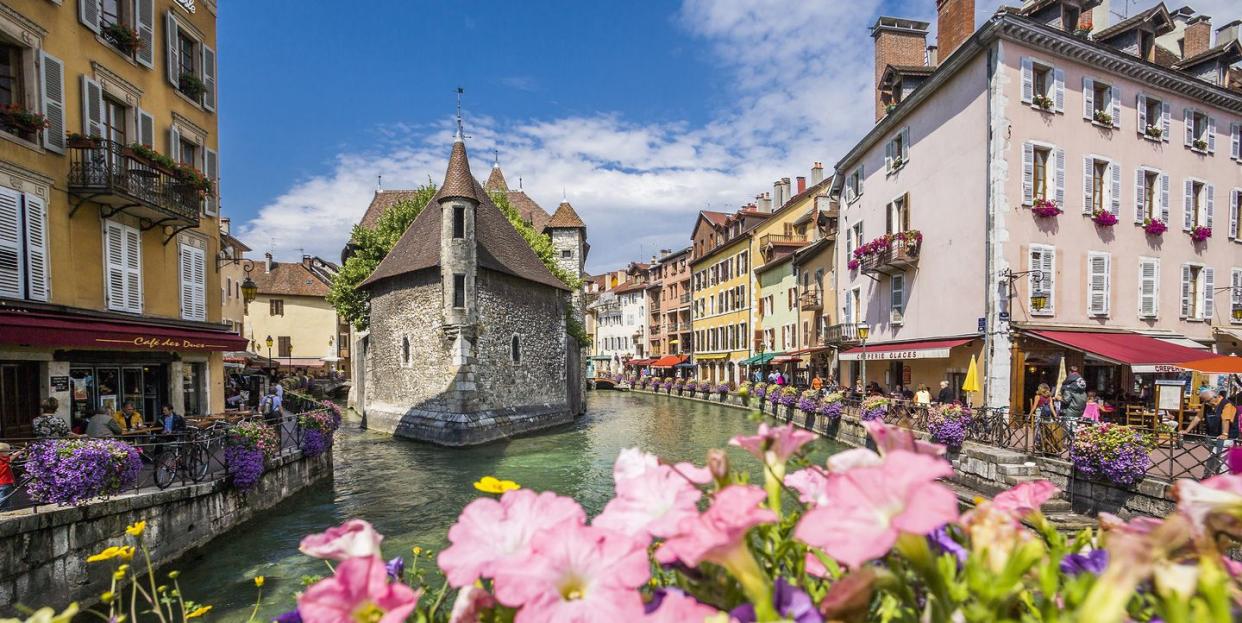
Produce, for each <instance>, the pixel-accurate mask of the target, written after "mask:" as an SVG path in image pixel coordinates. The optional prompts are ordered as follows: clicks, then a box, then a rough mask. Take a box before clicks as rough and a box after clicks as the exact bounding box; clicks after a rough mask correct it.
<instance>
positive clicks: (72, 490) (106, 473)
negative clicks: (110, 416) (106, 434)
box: [26, 438, 142, 506]
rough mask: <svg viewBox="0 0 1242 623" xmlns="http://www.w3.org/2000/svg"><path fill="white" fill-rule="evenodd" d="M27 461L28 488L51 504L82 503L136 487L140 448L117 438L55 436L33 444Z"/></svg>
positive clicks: (41, 500)
mask: <svg viewBox="0 0 1242 623" xmlns="http://www.w3.org/2000/svg"><path fill="white" fill-rule="evenodd" d="M28 452H29V454H28V456H29V460H28V461H27V462H26V475H27V476H28V477H29V478H30V484H29V485H27V490H28V491H29V492H30V496H31V497H32V498H34V499H35V500H37V501H39V502H43V503H47V504H62V505H66V506H68V505H78V504H82V503H84V502H87V501H90V500H93V499H95V498H106V497H108V496H111V495H115V494H117V493H120V492H121V491H123V490H125V489H127V488H129V487H132V486H134V483H135V482H136V481H137V479H138V472H139V471H140V470H141V469H142V460H141V459H139V457H138V451H137V450H135V449H134V448H133V447H132V446H130V445H129V444H127V443H124V442H122V441H116V440H113V439H83V438H77V439H55V440H49V441H41V442H39V443H36V444H33V445H31V446H30V449H29V451H28Z"/></svg>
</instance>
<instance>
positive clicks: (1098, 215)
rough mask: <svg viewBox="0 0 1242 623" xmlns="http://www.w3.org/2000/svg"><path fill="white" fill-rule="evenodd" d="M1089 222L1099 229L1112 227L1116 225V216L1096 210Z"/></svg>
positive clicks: (1105, 211)
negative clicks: (1093, 222)
mask: <svg viewBox="0 0 1242 623" xmlns="http://www.w3.org/2000/svg"><path fill="white" fill-rule="evenodd" d="M1091 220H1093V221H1095V224H1096V225H1099V226H1100V227H1112V226H1113V225H1116V224H1117V215H1116V214H1113V213H1112V212H1109V211H1108V210H1096V211H1095V212H1092V213H1091Z"/></svg>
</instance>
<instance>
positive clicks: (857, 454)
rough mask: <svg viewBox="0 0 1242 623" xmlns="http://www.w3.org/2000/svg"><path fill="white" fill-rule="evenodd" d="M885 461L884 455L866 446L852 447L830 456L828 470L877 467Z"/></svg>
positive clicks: (837, 470)
mask: <svg viewBox="0 0 1242 623" xmlns="http://www.w3.org/2000/svg"><path fill="white" fill-rule="evenodd" d="M883 462H884V457H882V456H880V455H878V454H876V453H875V452H872V451H871V450H868V449H866V448H850V449H849V450H845V451H844V452H838V453H836V454H834V455H832V456H830V457H828V471H831V472H836V473H838V474H839V473H841V472H846V471H849V470H851V469H854V468H855V467H875V466H876V465H879V464H881V463H883Z"/></svg>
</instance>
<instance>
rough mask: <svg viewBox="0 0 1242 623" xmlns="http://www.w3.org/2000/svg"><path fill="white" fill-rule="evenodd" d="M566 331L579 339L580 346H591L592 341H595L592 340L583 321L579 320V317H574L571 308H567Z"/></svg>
mask: <svg viewBox="0 0 1242 623" xmlns="http://www.w3.org/2000/svg"><path fill="white" fill-rule="evenodd" d="M565 332H566V333H568V334H569V336H570V337H572V338H574V339H575V340H578V346H579V347H580V348H590V347H591V342H592V341H593V340H591V335H590V334H588V333H587V330H586V327H584V326H582V323H581V322H578V319H577V318H576V317H574V314H573V310H572V309H569V308H567V309H566V310H565Z"/></svg>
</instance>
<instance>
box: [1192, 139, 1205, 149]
mask: <svg viewBox="0 0 1242 623" xmlns="http://www.w3.org/2000/svg"><path fill="white" fill-rule="evenodd" d="M1190 146H1191V147H1193V148H1195V149H1196V150H1198V151H1207V148H1208V142H1207V141H1205V140H1203V139H1201V138H1197V139H1195V140H1193V141H1191V142H1190Z"/></svg>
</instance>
